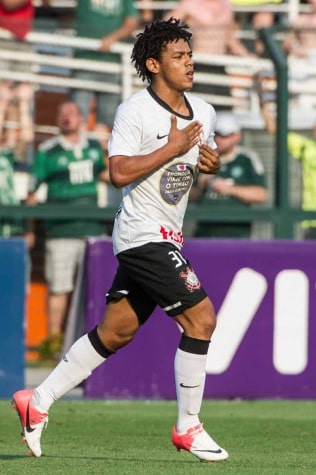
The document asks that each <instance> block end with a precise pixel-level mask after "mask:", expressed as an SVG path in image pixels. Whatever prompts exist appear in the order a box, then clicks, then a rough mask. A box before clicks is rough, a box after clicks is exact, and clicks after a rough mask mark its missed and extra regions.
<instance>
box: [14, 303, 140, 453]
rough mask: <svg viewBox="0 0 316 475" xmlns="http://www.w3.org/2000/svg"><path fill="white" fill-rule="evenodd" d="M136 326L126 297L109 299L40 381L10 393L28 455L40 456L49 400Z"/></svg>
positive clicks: (122, 341) (105, 356) (80, 378)
mask: <svg viewBox="0 0 316 475" xmlns="http://www.w3.org/2000/svg"><path fill="white" fill-rule="evenodd" d="M139 326H140V323H139V320H138V317H137V315H136V313H135V311H134V310H133V308H132V307H131V305H130V304H129V302H128V300H127V299H126V298H122V299H121V300H119V301H113V302H109V303H108V305H107V309H106V313H105V316H104V319H103V321H102V323H101V324H100V326H99V327H96V328H94V329H93V330H92V331H90V332H89V333H88V334H86V335H84V336H82V337H81V338H79V339H78V340H77V341H76V342H75V343H74V344H73V345H72V347H71V348H70V350H69V351H68V352H67V353H66V354H65V356H64V357H63V359H62V360H61V361H60V362H59V364H58V365H57V366H56V367H55V369H54V370H53V371H52V372H51V373H50V374H49V375H48V377H47V378H46V379H45V380H44V381H43V382H42V384H40V385H39V386H38V387H37V388H35V390H34V391H32V390H31V391H30V390H21V391H17V392H16V393H15V394H14V395H13V401H12V407H13V408H14V409H16V410H17V412H18V415H19V417H20V421H21V425H22V431H23V434H22V436H23V441H24V442H26V444H27V446H28V447H29V449H30V452H31V454H32V455H35V456H36V457H40V456H41V454H42V450H41V444H40V438H41V434H42V430H43V428H44V427H45V425H46V424H47V421H48V410H49V408H50V406H51V405H52V404H53V402H54V401H55V400H57V399H59V398H60V397H61V396H63V395H64V394H66V393H67V392H68V391H70V390H71V389H72V388H74V387H76V386H77V385H78V384H79V383H80V382H81V381H83V380H84V379H86V378H87V377H88V376H89V375H90V374H91V373H92V371H93V370H94V369H95V368H97V367H98V366H100V365H101V364H102V363H103V362H104V361H106V360H107V359H108V358H109V357H110V356H111V355H113V354H114V353H115V352H116V351H117V350H118V349H119V348H121V347H122V346H125V345H126V344H127V343H128V342H129V341H131V340H132V339H133V337H134V335H135V333H136V332H137V330H138V328H139ZM107 345H108V346H107Z"/></svg>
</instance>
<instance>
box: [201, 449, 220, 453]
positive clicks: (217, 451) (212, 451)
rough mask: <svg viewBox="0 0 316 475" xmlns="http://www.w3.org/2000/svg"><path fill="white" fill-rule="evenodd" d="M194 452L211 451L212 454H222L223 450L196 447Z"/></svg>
mask: <svg viewBox="0 0 316 475" xmlns="http://www.w3.org/2000/svg"><path fill="white" fill-rule="evenodd" d="M194 452H210V453H211V454H221V453H222V452H223V451H222V450H221V449H217V450H206V449H205V450H199V449H194Z"/></svg>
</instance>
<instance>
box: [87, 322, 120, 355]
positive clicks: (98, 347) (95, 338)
mask: <svg viewBox="0 0 316 475" xmlns="http://www.w3.org/2000/svg"><path fill="white" fill-rule="evenodd" d="M97 328H98V326H96V327H95V328H94V329H93V330H91V331H90V332H89V333H88V338H89V340H90V343H91V345H92V346H93V348H94V349H95V351H96V352H97V353H99V355H101V356H103V358H109V357H110V356H111V355H114V353H115V351H110V350H108V349H107V348H106V347H105V346H104V345H103V343H102V341H101V340H100V337H99V335H98V332H97Z"/></svg>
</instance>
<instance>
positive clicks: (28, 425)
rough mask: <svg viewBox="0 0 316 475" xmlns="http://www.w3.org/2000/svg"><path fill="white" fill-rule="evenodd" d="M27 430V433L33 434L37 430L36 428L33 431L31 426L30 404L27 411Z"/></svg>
mask: <svg viewBox="0 0 316 475" xmlns="http://www.w3.org/2000/svg"><path fill="white" fill-rule="evenodd" d="M25 429H26V432H33V431H34V430H35V428H34V429H33V428H32V427H31V424H30V414H29V404H28V405H27V409H26V424H25Z"/></svg>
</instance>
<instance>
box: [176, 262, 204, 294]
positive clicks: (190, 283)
mask: <svg viewBox="0 0 316 475" xmlns="http://www.w3.org/2000/svg"><path fill="white" fill-rule="evenodd" d="M180 277H181V278H182V279H184V283H185V286H186V288H187V289H188V290H189V291H190V292H193V291H194V290H197V289H199V288H200V287H201V283H200V281H199V279H198V278H197V275H196V273H195V272H194V270H193V269H191V268H190V267H187V268H186V269H185V271H182V272H181V273H180Z"/></svg>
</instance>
